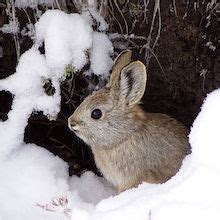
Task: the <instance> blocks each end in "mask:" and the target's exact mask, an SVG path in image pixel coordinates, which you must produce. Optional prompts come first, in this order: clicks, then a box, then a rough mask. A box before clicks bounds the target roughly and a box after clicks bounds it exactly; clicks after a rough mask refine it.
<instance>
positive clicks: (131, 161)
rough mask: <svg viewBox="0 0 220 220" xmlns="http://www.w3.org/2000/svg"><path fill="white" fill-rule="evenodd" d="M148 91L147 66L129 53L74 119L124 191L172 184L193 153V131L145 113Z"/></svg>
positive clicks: (109, 176) (71, 122) (103, 167)
mask: <svg viewBox="0 0 220 220" xmlns="http://www.w3.org/2000/svg"><path fill="white" fill-rule="evenodd" d="M145 86H146V68H145V66H144V64H143V63H141V62H140V61H135V62H131V51H130V50H126V51H124V52H122V53H121V54H120V55H119V57H118V58H117V59H116V61H115V65H114V67H113V71H112V74H111V78H110V82H109V83H108V84H107V85H106V86H105V87H103V88H102V89H100V90H99V91H97V92H94V93H93V94H92V95H90V96H88V97H87V98H86V99H85V100H84V101H83V102H82V104H81V105H80V106H79V107H78V108H77V109H76V110H75V112H74V113H73V115H71V116H70V118H69V120H68V124H69V127H70V129H71V130H73V131H74V132H75V133H76V135H78V136H79V137H80V138H81V139H82V140H84V141H85V142H86V143H87V144H88V145H90V146H91V149H92V152H93V154H94V157H95V162H96V165H97V167H98V168H99V169H100V171H101V172H102V173H103V175H104V177H105V178H106V179H107V180H108V181H109V182H111V183H112V184H113V185H114V186H116V187H117V189H118V191H119V192H121V191H124V190H126V189H129V188H131V187H135V186H137V185H138V184H140V183H141V182H143V181H145V182H148V183H163V182H165V181H167V180H168V179H169V178H171V177H172V176H173V175H175V174H176V173H177V172H178V170H179V168H180V166H181V164H182V160H183V158H184V157H185V156H186V155H187V154H188V153H189V152H190V147H189V144H188V139H187V129H186V128H185V127H184V126H183V125H182V124H181V123H180V122H178V121H176V120H175V119H173V118H171V117H169V116H167V115H164V114H159V113H146V112H144V111H143V110H142V109H141V107H140V106H139V101H140V99H141V98H142V96H143V94H144V91H145Z"/></svg>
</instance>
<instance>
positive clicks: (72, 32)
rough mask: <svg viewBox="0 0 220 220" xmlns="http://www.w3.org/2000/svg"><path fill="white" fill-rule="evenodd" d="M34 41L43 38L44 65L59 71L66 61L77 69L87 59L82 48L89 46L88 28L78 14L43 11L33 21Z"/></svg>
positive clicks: (62, 68) (61, 71)
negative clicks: (38, 17)
mask: <svg viewBox="0 0 220 220" xmlns="http://www.w3.org/2000/svg"><path fill="white" fill-rule="evenodd" d="M35 27H36V38H37V43H42V41H44V45H45V54H46V60H47V64H48V66H49V67H50V68H51V69H53V70H54V71H56V72H57V71H59V72H60V73H61V74H63V70H64V69H65V67H66V66H67V65H68V64H72V65H73V66H74V68H75V69H76V70H80V69H81V68H82V67H83V66H84V65H85V64H86V62H87V58H86V54H85V52H86V50H89V49H91V47H92V28H91V26H90V25H89V23H88V22H87V21H86V19H85V18H84V17H83V16H82V15H79V14H66V13H64V12H62V11H59V10H50V11H46V12H45V13H44V14H43V15H42V16H41V18H40V20H39V21H38V22H37V23H36V25H35Z"/></svg>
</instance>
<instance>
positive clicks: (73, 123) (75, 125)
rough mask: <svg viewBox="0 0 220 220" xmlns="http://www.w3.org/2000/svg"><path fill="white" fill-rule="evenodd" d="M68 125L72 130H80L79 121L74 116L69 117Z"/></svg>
mask: <svg viewBox="0 0 220 220" xmlns="http://www.w3.org/2000/svg"><path fill="white" fill-rule="evenodd" d="M68 127H69V129H70V130H71V131H74V132H77V131H78V130H79V127H78V122H77V121H76V120H74V119H73V118H72V117H69V119H68Z"/></svg>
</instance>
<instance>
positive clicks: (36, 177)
mask: <svg viewBox="0 0 220 220" xmlns="http://www.w3.org/2000/svg"><path fill="white" fill-rule="evenodd" d="M73 24H74V25H73ZM73 26H74V28H75V29H74V28H73ZM58 30H61V31H59V33H56V31H58ZM55 33H56V34H55ZM70 33H71V34H70ZM54 34H55V36H54ZM85 40H86V41H87V42H85ZM42 42H44V43H45V55H44V54H41V53H40V52H39V51H38V46H39V45H40V44H41V43H42ZM98 42H105V43H104V45H103V44H99V43H98ZM107 42H108V43H107ZM85 50H91V54H92V56H91V60H90V62H91V64H92V66H93V65H94V66H93V67H92V68H93V70H94V71H95V72H96V74H98V75H99V74H101V73H103V74H104V76H106V75H105V74H106V73H107V72H108V70H109V68H110V64H108V63H106V62H110V63H111V61H110V53H112V46H111V44H110V42H109V41H108V39H107V37H106V36H105V35H104V33H97V32H94V31H93V30H92V28H91V24H90V23H88V21H87V20H86V19H85V17H84V16H80V15H76V14H69V15H67V14H65V13H63V12H59V11H57V10H55V11H48V12H47V13H45V14H44V15H42V17H41V18H40V20H39V22H38V23H37V24H36V44H35V45H34V46H33V47H32V48H31V49H30V50H28V51H26V52H25V53H24V54H23V55H22V56H21V58H20V60H19V64H18V66H17V69H16V72H15V73H14V74H13V75H11V76H9V77H8V78H6V79H3V80H0V90H6V91H10V92H11V93H12V94H13V95H14V97H13V104H12V110H11V111H10V112H9V114H8V120H6V121H4V122H0V136H1V138H0V180H1V181H0V198H1V199H0V219H1V220H11V219H16V220H23V219H30V220H35V219H36V220H44V219H48V220H50V219H51V220H56V219H57V220H58V219H59V220H60V219H72V220H75V219H76V220H91V219H92V220H102V219H103V220H110V219H111V220H112V219H114V220H119V219H120V220H121V219H126V220H134V219H138V220H146V219H149V220H162V219H169V220H176V219H178V220H179V219H180V220H185V219H200V220H202V219H212V220H213V219H214V220H215V219H219V217H220V210H219V204H220V197H219V194H220V189H219V185H220V174H219V173H220V161H219V153H220V148H219V124H220V116H219V112H220V90H216V91H214V92H212V93H211V94H209V95H208V96H207V98H206V100H205V102H204V104H203V106H202V109H201V112H200V113H199V115H198V117H197V118H196V120H195V122H194V123H193V126H192V128H191V132H190V135H189V141H190V144H191V146H192V154H191V155H188V156H187V157H186V158H185V160H184V161H183V165H182V167H181V169H180V171H179V172H178V173H177V174H176V175H175V176H174V177H173V178H172V179H171V180H169V181H167V182H166V183H164V184H148V183H142V184H141V185H140V186H139V187H138V188H134V189H130V190H127V191H125V192H123V193H121V194H119V195H117V193H116V191H115V189H114V188H113V187H112V186H110V185H109V184H108V183H107V182H106V181H105V180H104V179H103V178H101V177H97V176H95V175H94V174H93V173H92V172H85V173H84V174H83V175H82V176H81V177H77V176H73V177H69V176H68V166H67V164H66V163H65V162H64V161H62V160H61V159H59V158H58V157H56V156H54V155H53V154H51V153H50V152H48V151H47V150H46V149H43V148H41V147H40V146H37V145H35V144H25V143H24V142H23V137H24V129H25V127H26V125H27V121H28V118H29V117H30V115H31V113H32V112H34V111H42V112H43V113H44V114H45V115H47V116H48V117H50V118H51V117H52V118H55V117H56V115H57V113H58V112H59V109H60V86H59V84H60V82H61V81H62V80H63V78H64V76H63V75H64V74H65V65H67V64H69V62H70V63H71V64H72V65H74V67H75V68H78V69H80V68H81V67H82V66H83V65H84V64H85V62H87V61H86V60H87V58H86V54H85ZM76 51H77V52H76ZM101 52H103V53H104V54H102V53H101ZM96 53H97V54H96ZM64 58H65V59H64ZM104 63H105V65H104ZM108 65H109V66H108ZM104 67H106V68H107V69H105V68H104ZM104 76H103V77H104ZM46 79H51V81H52V83H53V86H54V88H55V94H54V95H53V96H47V95H46V94H45V93H44V90H43V88H42V86H43V83H44V81H45V80H46Z"/></svg>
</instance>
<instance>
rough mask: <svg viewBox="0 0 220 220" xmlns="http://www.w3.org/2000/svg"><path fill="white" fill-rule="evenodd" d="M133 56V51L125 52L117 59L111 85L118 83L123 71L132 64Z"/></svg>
mask: <svg viewBox="0 0 220 220" xmlns="http://www.w3.org/2000/svg"><path fill="white" fill-rule="evenodd" d="M131 56H132V52H131V50H124V51H122V52H121V53H120V54H119V55H118V56H117V57H116V59H115V61H114V66H113V68H112V74H111V77H110V82H109V84H110V85H114V84H115V83H116V82H118V78H119V76H120V73H121V70H122V69H123V68H124V67H125V66H127V65H128V64H129V63H130V62H131Z"/></svg>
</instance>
